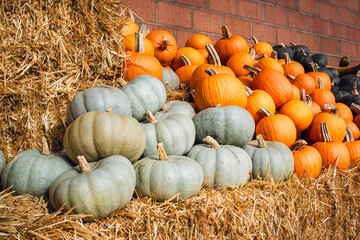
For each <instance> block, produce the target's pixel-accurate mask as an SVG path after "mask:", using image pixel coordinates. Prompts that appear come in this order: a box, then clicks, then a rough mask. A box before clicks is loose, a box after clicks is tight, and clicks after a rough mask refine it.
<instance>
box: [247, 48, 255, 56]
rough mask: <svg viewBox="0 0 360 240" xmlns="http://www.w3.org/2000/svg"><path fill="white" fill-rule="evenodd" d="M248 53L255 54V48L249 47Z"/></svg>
mask: <svg viewBox="0 0 360 240" xmlns="http://www.w3.org/2000/svg"><path fill="white" fill-rule="evenodd" d="M249 53H250V55H253V56H255V53H256V52H255V49H254V48H250V52H249Z"/></svg>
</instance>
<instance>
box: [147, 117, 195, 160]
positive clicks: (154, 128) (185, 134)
mask: <svg viewBox="0 0 360 240" xmlns="http://www.w3.org/2000/svg"><path fill="white" fill-rule="evenodd" d="M147 115H148V118H149V123H146V124H142V127H143V129H144V131H145V135H146V145H145V149H144V152H143V155H144V156H145V157H147V156H152V155H156V154H157V144H158V143H163V144H164V148H165V151H166V152H167V153H168V154H169V155H184V154H186V153H187V152H188V151H189V150H190V149H191V147H192V146H193V145H194V142H195V126H194V123H193V121H192V120H191V118H189V117H187V116H185V115H184V114H181V113H173V114H168V115H164V116H163V117H162V118H161V119H160V120H157V119H156V118H155V117H154V116H153V115H152V113H151V112H150V111H148V112H147Z"/></svg>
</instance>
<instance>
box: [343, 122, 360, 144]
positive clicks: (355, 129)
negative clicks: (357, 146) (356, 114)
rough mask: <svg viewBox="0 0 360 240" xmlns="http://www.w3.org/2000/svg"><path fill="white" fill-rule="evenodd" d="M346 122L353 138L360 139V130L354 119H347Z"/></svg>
mask: <svg viewBox="0 0 360 240" xmlns="http://www.w3.org/2000/svg"><path fill="white" fill-rule="evenodd" d="M345 123H346V127H347V128H348V129H350V131H351V134H352V136H353V138H354V139H355V140H356V139H359V137H360V130H359V128H358V126H356V124H355V123H354V122H353V121H349V120H345Z"/></svg>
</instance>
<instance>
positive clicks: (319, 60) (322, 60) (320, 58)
mask: <svg viewBox="0 0 360 240" xmlns="http://www.w3.org/2000/svg"><path fill="white" fill-rule="evenodd" d="M311 58H312V60H313V61H314V63H316V64H317V65H318V66H319V67H320V68H324V67H326V65H327V64H328V59H327V56H326V55H325V54H322V53H317V54H314V55H312V56H311Z"/></svg>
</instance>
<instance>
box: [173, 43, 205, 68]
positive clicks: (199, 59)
mask: <svg viewBox="0 0 360 240" xmlns="http://www.w3.org/2000/svg"><path fill="white" fill-rule="evenodd" d="M180 55H184V56H185V57H187V58H188V59H189V60H190V62H191V64H193V65H201V64H203V63H204V57H203V56H202V55H201V54H200V53H199V51H198V50H196V49H195V48H191V47H183V48H179V49H178V50H177V52H176V55H175V57H174V59H173V61H172V63H171V67H172V68H173V69H174V71H176V70H177V69H178V68H180V67H182V66H184V62H183V61H182V60H181V59H180Z"/></svg>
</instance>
